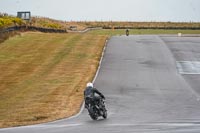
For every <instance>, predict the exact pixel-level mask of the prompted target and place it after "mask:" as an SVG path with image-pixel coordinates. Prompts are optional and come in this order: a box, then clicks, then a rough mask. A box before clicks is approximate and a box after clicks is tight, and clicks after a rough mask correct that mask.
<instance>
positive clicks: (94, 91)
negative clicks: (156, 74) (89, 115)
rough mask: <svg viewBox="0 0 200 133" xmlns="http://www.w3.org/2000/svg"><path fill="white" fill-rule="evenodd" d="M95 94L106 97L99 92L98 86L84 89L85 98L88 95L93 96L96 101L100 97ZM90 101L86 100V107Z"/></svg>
mask: <svg viewBox="0 0 200 133" xmlns="http://www.w3.org/2000/svg"><path fill="white" fill-rule="evenodd" d="M95 94H98V95H99V96H100V97H101V98H103V99H105V97H104V95H103V94H102V93H101V92H99V91H98V90H97V89H96V88H93V87H87V88H86V89H85V91H84V98H85V99H86V98H87V97H90V98H92V99H93V100H94V101H97V102H98V100H99V97H97V96H96V95H95ZM88 104H89V103H88V101H87V100H85V107H86V108H87V107H88Z"/></svg>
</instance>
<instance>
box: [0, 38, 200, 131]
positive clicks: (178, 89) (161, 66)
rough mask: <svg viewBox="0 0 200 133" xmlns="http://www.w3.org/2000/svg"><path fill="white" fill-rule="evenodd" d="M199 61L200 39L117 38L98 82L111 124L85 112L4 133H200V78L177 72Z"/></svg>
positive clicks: (11, 129) (113, 41)
mask: <svg viewBox="0 0 200 133" xmlns="http://www.w3.org/2000/svg"><path fill="white" fill-rule="evenodd" d="M199 57H200V37H176V36H157V35H136V36H128V37H127V36H114V37H112V38H111V39H110V40H109V41H108V43H107V48H106V50H105V54H104V58H103V60H102V64H101V68H100V71H99V74H98V76H97V79H96V81H95V86H96V87H97V88H98V89H99V90H100V91H101V92H103V94H105V96H106V100H107V101H106V103H107V104H106V106H107V109H108V119H106V120H103V119H100V120H98V121H93V120H91V119H90V117H89V115H88V113H87V110H85V109H84V110H83V111H82V112H81V113H80V114H79V115H78V116H76V117H73V118H70V119H63V120H59V121H56V122H50V123H46V124H39V125H33V126H24V127H17V128H7V129H0V132H1V133H4V132H5V133H36V132H37V133H40V132H41V133H93V132H95V133H199V132H200V82H199V81H200V76H199V74H189V73H184V74H180V73H179V71H180V70H177V68H179V67H177V63H178V62H177V61H188V62H189V61H200V58H199ZM188 62H187V63H188ZM189 63H190V62H189ZM197 64H198V63H197ZM179 65H181V64H179ZM186 66H187V69H190V70H191V71H193V70H194V67H195V66H194V65H193V66H192V65H191V64H189V65H187V64H186ZM179 69H180V68H179ZM184 69H185V68H184V67H183V68H181V71H184ZM196 69H198V66H197V68H195V70H196Z"/></svg>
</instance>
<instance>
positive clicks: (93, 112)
mask: <svg viewBox="0 0 200 133" xmlns="http://www.w3.org/2000/svg"><path fill="white" fill-rule="evenodd" d="M85 100H87V102H88V103H89V104H88V107H87V109H88V113H89V115H90V117H91V118H92V119H93V120H97V119H98V118H99V117H101V116H102V117H103V118H104V119H106V118H107V110H106V107H105V100H104V99H102V98H99V100H94V99H93V98H90V97H86V99H85Z"/></svg>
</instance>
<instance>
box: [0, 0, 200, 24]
mask: <svg viewBox="0 0 200 133" xmlns="http://www.w3.org/2000/svg"><path fill="white" fill-rule="evenodd" d="M17 11H31V13H32V15H34V16H45V17H50V18H54V19H58V20H66V21H71V20H75V21H85V20H88V21H94V20H96V21H101V20H102V21H110V20H112V21H176V22H190V21H193V22H200V0H0V12H6V13H9V14H13V15H16V13H17Z"/></svg>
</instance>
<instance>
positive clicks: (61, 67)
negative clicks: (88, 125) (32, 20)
mask: <svg viewBox="0 0 200 133" xmlns="http://www.w3.org/2000/svg"><path fill="white" fill-rule="evenodd" d="M105 39H106V36H105V35H101V36H100V35H95V36H94V35H92V34H78V33H77V34H76V33H73V34H48V33H33V32H28V33H23V34H22V35H20V36H15V37H12V38H10V39H9V40H6V41H5V42H4V43H1V44H0V127H9V126H19V125H28V124H36V123H41V122H47V121H52V120H56V119H61V118H65V117H69V116H71V115H73V114H76V113H77V112H78V111H79V109H80V106H81V103H82V100H83V90H84V88H85V84H86V82H88V81H91V79H92V78H93V76H94V73H95V71H96V68H97V66H98V61H99V58H100V55H101V52H102V48H103V46H104V42H105Z"/></svg>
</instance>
